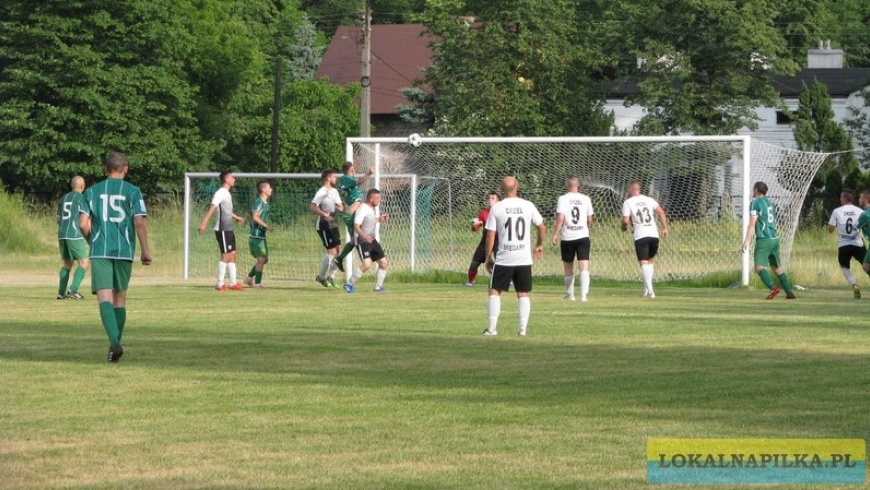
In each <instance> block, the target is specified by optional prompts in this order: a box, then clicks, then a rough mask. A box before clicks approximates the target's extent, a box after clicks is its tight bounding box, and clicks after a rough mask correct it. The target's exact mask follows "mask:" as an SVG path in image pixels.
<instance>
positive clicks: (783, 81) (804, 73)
mask: <svg viewBox="0 0 870 490" xmlns="http://www.w3.org/2000/svg"><path fill="white" fill-rule="evenodd" d="M815 81H818V82H819V83H821V84H822V85H825V86H826V87H827V88H828V95H830V96H831V97H833V98H846V97H848V96H850V95H851V94H853V93H855V92H857V91H859V90H861V89H863V88H864V87H866V86H868V85H870V68H805V69H803V70H801V71H799V72H797V73H796V74H795V75H793V76H785V75H777V76H774V77H773V86H774V88H776V90H777V91H778V92H779V95H780V96H782V97H798V96H799V95H800V93H801V90H802V89H803V84H804V83H806V85H807V86H810V85H812V84H813V82H815ZM637 92H638V88H637V83H635V81H634V80H633V79H631V78H623V79H620V80H616V81H614V82H613V83H612V84H611V85H610V86H609V87H608V88H607V98H609V99H624V98H625V97H627V96H629V95H633V94H636V93H637Z"/></svg>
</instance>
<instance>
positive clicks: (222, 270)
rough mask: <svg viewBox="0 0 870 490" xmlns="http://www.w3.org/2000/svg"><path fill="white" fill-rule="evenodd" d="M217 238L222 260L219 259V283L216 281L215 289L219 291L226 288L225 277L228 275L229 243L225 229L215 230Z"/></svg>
mask: <svg viewBox="0 0 870 490" xmlns="http://www.w3.org/2000/svg"><path fill="white" fill-rule="evenodd" d="M214 236H215V239H216V240H217V243H218V253H219V254H220V260H219V261H218V268H217V283H215V289H217V290H218V291H224V290H225V289H226V288H225V286H224V278H225V277H226V275H227V262H226V260H227V254H228V250H229V249H228V244H227V241H226V236H225V233H224V232H223V231H220V230H216V231H215V232H214Z"/></svg>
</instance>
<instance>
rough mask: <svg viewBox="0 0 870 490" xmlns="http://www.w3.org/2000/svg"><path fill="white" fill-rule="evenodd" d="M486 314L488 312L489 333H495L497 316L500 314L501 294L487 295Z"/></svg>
mask: <svg viewBox="0 0 870 490" xmlns="http://www.w3.org/2000/svg"><path fill="white" fill-rule="evenodd" d="M486 306H487V307H486V311H487V314H489V326H488V327H487V330H489V333H496V332H497V330H496V329H497V328H498V317H499V315H501V296H498V295H492V296H490V297H489V302H487V305H486Z"/></svg>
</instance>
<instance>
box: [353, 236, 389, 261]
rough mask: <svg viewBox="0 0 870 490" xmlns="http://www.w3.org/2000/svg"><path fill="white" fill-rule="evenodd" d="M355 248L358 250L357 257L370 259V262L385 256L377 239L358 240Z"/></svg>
mask: <svg viewBox="0 0 870 490" xmlns="http://www.w3.org/2000/svg"><path fill="white" fill-rule="evenodd" d="M356 249H357V251H359V258H360V259H361V260H366V259H371V261H372V262H377V261H379V260H381V259H382V258H384V257H386V255H385V254H384V249H382V248H381V244H380V243H378V241H377V240H372V242H371V243H366V242H364V241H362V240H360V241H359V243H357V244H356Z"/></svg>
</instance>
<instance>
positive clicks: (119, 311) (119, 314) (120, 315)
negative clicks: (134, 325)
mask: <svg viewBox="0 0 870 490" xmlns="http://www.w3.org/2000/svg"><path fill="white" fill-rule="evenodd" d="M113 309H114V310H115V321H116V322H117V323H118V343H119V344H120V343H121V337H123V336H124V325H126V324H127V308H113Z"/></svg>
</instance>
